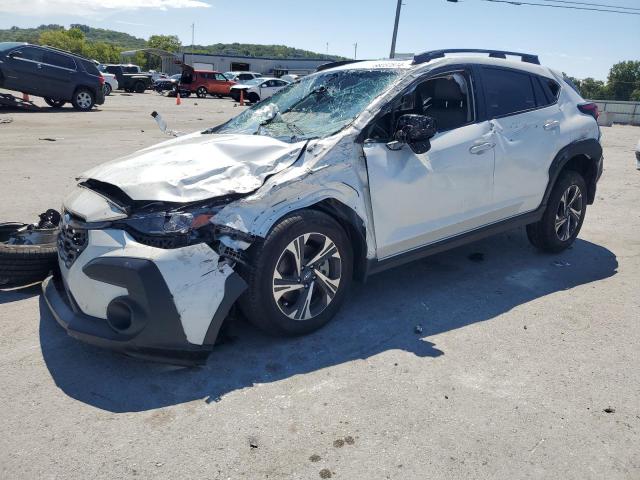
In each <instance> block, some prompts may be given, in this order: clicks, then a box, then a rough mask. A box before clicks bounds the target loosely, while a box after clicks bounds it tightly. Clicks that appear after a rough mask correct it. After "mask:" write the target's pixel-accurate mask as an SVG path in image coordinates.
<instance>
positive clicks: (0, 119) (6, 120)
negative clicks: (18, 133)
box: [0, 117, 13, 124]
mask: <svg viewBox="0 0 640 480" xmlns="http://www.w3.org/2000/svg"><path fill="white" fill-rule="evenodd" d="M11 122H13V118H11V117H8V118H0V124H1V123H11Z"/></svg>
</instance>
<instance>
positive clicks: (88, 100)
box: [71, 87, 96, 112]
mask: <svg viewBox="0 0 640 480" xmlns="http://www.w3.org/2000/svg"><path fill="white" fill-rule="evenodd" d="M95 103H96V98H95V96H94V95H93V92H92V91H91V90H89V89H88V88H85V87H80V88H78V89H77V90H76V91H75V92H73V97H72V98H71V104H72V105H73V108H75V109H76V110H80V111H81V112H88V111H90V110H91V109H92V108H93V106H94V105H95Z"/></svg>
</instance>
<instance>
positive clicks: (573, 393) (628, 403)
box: [0, 93, 640, 480]
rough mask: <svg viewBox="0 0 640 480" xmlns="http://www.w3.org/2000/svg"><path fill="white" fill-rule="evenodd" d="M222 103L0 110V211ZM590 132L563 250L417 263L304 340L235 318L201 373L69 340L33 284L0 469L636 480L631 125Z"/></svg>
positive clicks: (27, 206) (7, 379)
mask: <svg viewBox="0 0 640 480" xmlns="http://www.w3.org/2000/svg"><path fill="white" fill-rule="evenodd" d="M240 109H241V107H235V106H234V104H233V102H231V101H230V100H217V99H212V98H210V99H194V98H189V99H184V100H183V103H182V105H181V106H176V105H175V100H173V99H168V98H164V97H160V96H157V95H156V94H151V93H147V94H144V95H132V96H130V95H122V94H115V95H113V96H111V97H108V98H107V103H106V104H105V105H103V106H102V107H101V108H100V111H94V112H92V113H77V112H75V111H73V110H71V109H69V108H66V109H63V110H62V111H60V112H55V111H52V110H51V109H48V108H45V109H43V110H42V111H41V112H37V113H21V112H8V111H3V110H0V122H1V121H2V120H3V119H8V118H12V119H13V121H12V122H11V123H0V145H1V147H2V148H1V149H0V172H2V180H1V183H0V185H1V187H0V192H1V197H0V199H1V200H2V202H1V203H0V219H1V220H3V221H6V220H32V219H34V218H35V216H36V214H37V213H39V212H41V211H43V210H45V209H46V208H49V207H58V206H59V205H60V204H61V202H62V199H63V197H64V195H65V192H67V191H68V190H70V188H71V187H72V185H73V183H74V179H73V178H74V175H76V174H78V173H80V172H82V171H84V170H86V169H87V168H89V167H92V166H94V165H96V164H98V163H101V162H103V161H106V160H110V159H112V158H114V157H117V156H120V155H123V154H125V153H130V152H131V151H133V150H135V149H137V148H140V147H143V146H147V145H151V144H153V143H156V142H158V141H160V140H162V139H165V138H166V136H164V135H162V134H161V133H160V132H159V130H158V129H157V127H156V125H155V123H154V122H153V120H152V119H151V117H150V116H149V113H150V112H151V111H152V110H158V111H159V112H161V113H162V114H163V116H164V117H165V118H166V120H167V122H168V123H169V125H170V128H174V129H176V130H183V131H192V130H195V129H197V128H203V127H208V126H212V125H214V124H217V123H219V122H221V121H223V120H225V119H227V118H229V117H230V116H232V115H234V114H236V113H238V112H239V111H240ZM603 134H604V137H603V145H604V150H605V172H604V175H603V178H602V180H601V182H600V184H599V191H598V195H597V201H596V203H595V205H593V206H591V207H589V209H588V213H587V219H586V221H585V224H584V227H583V229H582V233H581V235H580V239H579V240H578V241H577V242H576V243H575V245H574V247H573V248H572V249H570V250H568V251H566V252H564V253H562V254H559V255H552V256H550V255H543V254H540V253H537V252H536V251H535V250H534V249H533V248H532V247H530V246H529V244H528V243H527V240H526V238H525V235H524V232H523V231H522V230H516V231H513V232H511V233H509V234H505V235H500V236H497V237H494V238H492V239H488V240H485V241H481V242H477V243H474V244H471V245H468V246H465V247H462V248H458V249H456V250H453V251H450V252H447V253H444V254H440V255H437V256H434V257H430V258H428V259H426V260H423V261H419V262H416V263H414V264H411V265H409V266H406V267H402V268H398V269H395V270H391V271H387V272H385V273H382V274H379V275H377V276H374V277H372V278H370V280H369V281H368V282H367V283H366V284H364V285H360V284H357V285H356V286H355V288H354V289H353V292H352V294H351V295H350V299H349V300H348V302H347V303H346V305H345V308H344V309H343V310H342V312H341V313H340V314H339V315H338V317H337V318H336V319H335V321H334V322H332V323H331V324H330V325H329V326H327V327H326V328H324V329H322V330H321V331H319V332H317V333H315V334H313V335H310V336H307V337H304V338H296V339H274V338H269V337H266V336H264V335H261V334H259V333H258V332H256V331H255V330H254V329H253V328H251V327H250V326H248V325H246V324H244V323H242V322H240V321H237V322H235V323H234V324H233V325H232V326H231V329H230V330H231V335H230V337H229V338H228V340H227V342H226V343H224V344H223V345H221V346H219V347H218V348H217V349H216V350H215V351H214V353H213V354H212V355H211V357H210V359H209V361H208V363H207V365H206V366H205V367H203V368H197V369H178V368H170V367H166V366H161V365H157V364H152V363H146V362H141V361H137V360H132V359H128V358H125V357H122V356H119V355H117V354H114V353H111V352H109V351H102V350H99V349H96V348H94V347H91V346H87V345H83V344H81V343H78V342H76V341H75V340H73V339H71V338H69V337H67V336H66V334H65V333H64V331H63V330H62V329H61V328H59V327H58V325H57V324H56V323H55V321H54V320H53V318H52V317H51V316H50V315H49V313H48V312H47V309H46V306H45V305H44V303H43V301H42V300H41V298H40V297H39V289H38V288H37V287H34V288H30V289H26V290H22V291H11V292H0V328H1V331H2V335H1V336H0V386H1V389H0V405H2V410H1V413H0V429H1V431H2V433H3V434H2V436H1V437H0V477H1V478H7V479H18V478H20V479H21V478H25V479H32V478H65V479H76V478H77V479H86V478H92V479H102V478H105V479H112V478H130V477H131V478H132V477H138V478H167V479H175V478H210V479H228V478H230V479H237V478H249V479H254V478H256V479H258V478H271V479H273V478H297V479H302V478H305V479H306V478H309V479H313V478H342V479H361V478H362V479H378V478H380V479H383V478H393V479H413V478H416V479H418V478H419V479H424V478H434V479H450V478H464V479H466V478H501V479H514V478H562V479H581V480H582V479H603V478H606V479H609V480H612V479H633V478H635V479H637V478H640V347H639V346H640V329H639V328H638V323H639V321H640V306H639V303H640V296H639V295H638V285H639V283H640V268H639V267H640V256H639V253H640V239H639V233H640V213H639V212H638V210H637V209H636V208H637V205H638V204H640V193H639V192H640V188H639V187H640V172H638V171H636V170H635V159H634V157H633V148H634V146H635V144H636V142H637V140H638V138H639V137H640V129H638V128H634V127H625V126H615V127H613V128H606V129H603ZM43 138H52V139H55V141H53V142H52V141H47V140H42V139H43ZM478 254H482V255H478ZM417 325H420V326H421V328H422V332H421V333H416V326H417Z"/></svg>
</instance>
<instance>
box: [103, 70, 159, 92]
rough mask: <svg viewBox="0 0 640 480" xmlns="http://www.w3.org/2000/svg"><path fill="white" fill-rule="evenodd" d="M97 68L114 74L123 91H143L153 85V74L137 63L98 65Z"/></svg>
mask: <svg viewBox="0 0 640 480" xmlns="http://www.w3.org/2000/svg"><path fill="white" fill-rule="evenodd" d="M98 70H100V71H101V72H106V73H112V74H113V75H115V76H116V80H118V86H119V88H121V89H122V90H124V91H125V92H129V93H131V92H136V93H144V91H145V90H146V89H148V88H151V87H152V85H153V80H152V77H153V75H151V74H150V73H147V72H143V71H142V69H141V68H140V67H139V66H137V65H111V64H109V65H98Z"/></svg>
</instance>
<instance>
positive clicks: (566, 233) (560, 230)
mask: <svg viewBox="0 0 640 480" xmlns="http://www.w3.org/2000/svg"><path fill="white" fill-rule="evenodd" d="M582 211H583V203H582V192H581V191H580V187H578V186H577V185H571V186H569V188H567V189H566V190H565V191H564V193H563V194H562V197H560V203H559V204H558V209H557V211H556V223H555V230H556V235H557V237H558V239H559V240H560V241H562V242H566V241H567V240H569V238H571V236H572V235H573V234H574V233H575V231H576V229H577V228H578V225H579V224H580V219H581V218H582Z"/></svg>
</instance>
